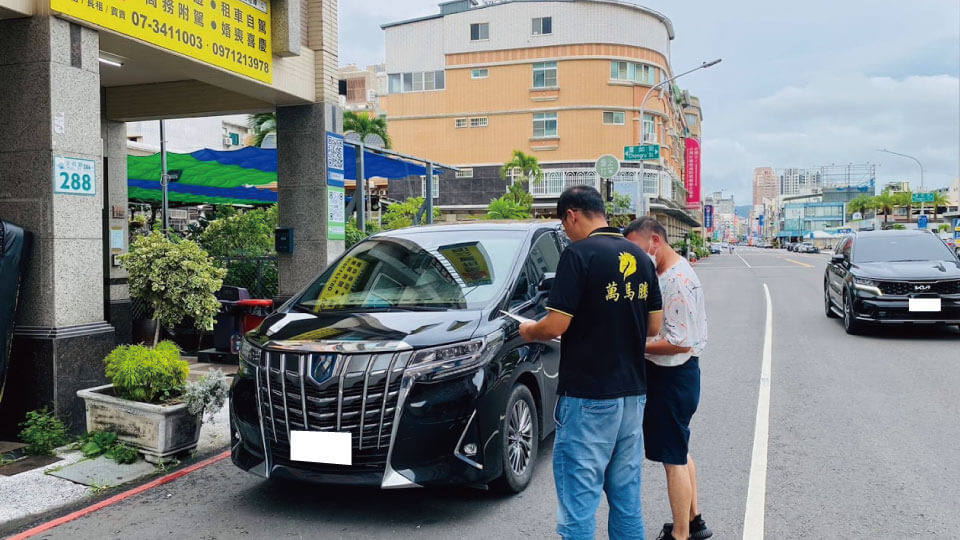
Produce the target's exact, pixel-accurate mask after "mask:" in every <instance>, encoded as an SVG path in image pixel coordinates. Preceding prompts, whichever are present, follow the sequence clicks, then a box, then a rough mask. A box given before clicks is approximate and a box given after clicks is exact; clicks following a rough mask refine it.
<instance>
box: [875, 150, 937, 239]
mask: <svg viewBox="0 0 960 540" xmlns="http://www.w3.org/2000/svg"><path fill="white" fill-rule="evenodd" d="M877 152H886V153H887V154H893V155H895V156H900V157H905V158H908V159H912V160H914V161H916V162H917V165H919V166H920V193H923V192H924V191H923V163H920V160H919V159H917V158H915V157H913V156H911V155H907V154H901V153H900V152H894V151H892V150H887V149H886V148H877ZM923 207H924V202H923V200H921V201H920V215H921V216H922V215H923V214H924V209H923ZM934 210H936V209H934ZM934 213H936V211H934ZM909 221H910V216H907V222H908V223H909Z"/></svg>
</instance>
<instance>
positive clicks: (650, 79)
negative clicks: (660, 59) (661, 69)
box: [610, 60, 658, 85]
mask: <svg viewBox="0 0 960 540" xmlns="http://www.w3.org/2000/svg"><path fill="white" fill-rule="evenodd" d="M657 71H658V70H657V68H656V67H654V66H651V65H648V64H637V63H634V62H625V61H623V60H613V61H611V62H610V78H611V79H613V80H615V81H629V82H635V83H640V84H648V85H654V84H656V82H657Z"/></svg>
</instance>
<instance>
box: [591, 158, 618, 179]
mask: <svg viewBox="0 0 960 540" xmlns="http://www.w3.org/2000/svg"><path fill="white" fill-rule="evenodd" d="M594 168H595V169H596V171H597V176H599V177H600V178H613V177H614V176H616V175H617V173H618V172H620V160H619V159H617V158H616V156H611V155H610V154H607V155H605V156H600V159H598V160H597V163H596V165H595V166H594Z"/></svg>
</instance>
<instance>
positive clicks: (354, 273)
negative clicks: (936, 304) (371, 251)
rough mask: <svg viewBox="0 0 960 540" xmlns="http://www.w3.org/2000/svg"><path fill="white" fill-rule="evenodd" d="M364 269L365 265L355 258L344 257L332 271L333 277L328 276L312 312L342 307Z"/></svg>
mask: <svg viewBox="0 0 960 540" xmlns="http://www.w3.org/2000/svg"><path fill="white" fill-rule="evenodd" d="M366 267H367V263H366V262H365V261H363V260H361V259H358V258H356V257H345V258H344V259H343V260H342V261H340V264H339V266H337V269H336V270H334V271H333V275H331V276H330V279H329V280H327V284H326V285H325V286H324V287H323V292H321V293H320V298H318V299H317V307H316V308H314V312H319V311H320V310H323V309H332V308H335V307H339V306H342V305H343V304H344V302H343V299H344V297H345V296H347V295H348V294H350V292H351V291H353V286H354V285H355V284H356V283H357V280H358V279H360V276H361V275H362V274H363V270H364V269H365V268H366Z"/></svg>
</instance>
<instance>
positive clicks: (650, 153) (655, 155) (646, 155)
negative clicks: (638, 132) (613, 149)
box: [623, 144, 660, 161]
mask: <svg viewBox="0 0 960 540" xmlns="http://www.w3.org/2000/svg"><path fill="white" fill-rule="evenodd" d="M623 159H624V160H626V161H643V160H646V159H660V145H659V144H643V145H640V146H624V147H623Z"/></svg>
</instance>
